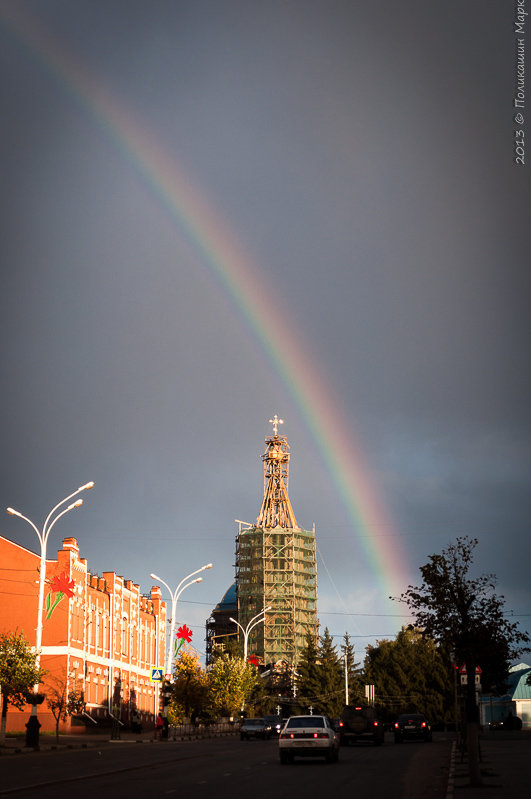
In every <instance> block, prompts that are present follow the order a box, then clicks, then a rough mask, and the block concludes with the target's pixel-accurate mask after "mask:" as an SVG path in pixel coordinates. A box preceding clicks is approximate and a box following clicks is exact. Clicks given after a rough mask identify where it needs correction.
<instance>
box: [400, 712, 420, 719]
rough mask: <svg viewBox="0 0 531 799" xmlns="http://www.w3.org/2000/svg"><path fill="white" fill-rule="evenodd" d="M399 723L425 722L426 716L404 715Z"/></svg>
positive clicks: (416, 714)
mask: <svg viewBox="0 0 531 799" xmlns="http://www.w3.org/2000/svg"><path fill="white" fill-rule="evenodd" d="M398 721H424V716H421V715H419V714H418V713H410V715H409V716H407V715H406V714H404V715H402V716H399V717H398Z"/></svg>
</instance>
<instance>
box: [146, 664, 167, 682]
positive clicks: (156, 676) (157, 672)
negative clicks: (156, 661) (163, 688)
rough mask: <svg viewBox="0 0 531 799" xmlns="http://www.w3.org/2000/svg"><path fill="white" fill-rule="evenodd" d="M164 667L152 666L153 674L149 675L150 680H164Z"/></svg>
mask: <svg viewBox="0 0 531 799" xmlns="http://www.w3.org/2000/svg"><path fill="white" fill-rule="evenodd" d="M163 672H164V669H158V668H157V667H156V666H152V667H151V674H150V675H149V679H150V682H162V680H163V677H164V674H163Z"/></svg>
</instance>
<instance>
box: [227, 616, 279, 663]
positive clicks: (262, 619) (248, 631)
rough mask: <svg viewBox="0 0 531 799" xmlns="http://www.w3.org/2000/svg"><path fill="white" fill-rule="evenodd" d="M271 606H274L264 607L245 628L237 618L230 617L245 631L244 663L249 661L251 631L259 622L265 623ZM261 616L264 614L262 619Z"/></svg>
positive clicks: (230, 619)
mask: <svg viewBox="0 0 531 799" xmlns="http://www.w3.org/2000/svg"><path fill="white" fill-rule="evenodd" d="M271 607H272V606H271V605H269V606H268V607H267V608H264V609H263V610H261V611H260V613H257V614H256V616H253V618H252V619H250V620H249V622H248V624H247V627H246V628H245V630H244V629H243V627H242V625H241V624H240V622H239V621H236V619H233V618H232V616H231V617H230V618H229V621H232V622H234V624H237V625H238V627H239V628H240V630H241V631H242V633H243V660H244V663H247V642H248V640H249V633H250V632H251V630H253V629H254V628H255V627H256V626H257V625H258V624H263V622H265V613H266V612H267V611H268V610H271ZM259 616H262V617H263V618H261V619H260V618H259ZM253 622H254V623H253Z"/></svg>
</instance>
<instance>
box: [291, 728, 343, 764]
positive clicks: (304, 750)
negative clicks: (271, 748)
mask: <svg viewBox="0 0 531 799" xmlns="http://www.w3.org/2000/svg"><path fill="white" fill-rule="evenodd" d="M278 749H279V754H280V762H281V763H283V764H286V763H293V758H294V757H324V758H325V760H326V762H327V763H335V762H336V761H337V759H338V756H339V735H338V734H337V732H336V731H335V730H334V729H333V727H332V725H331V723H330V720H329V719H328V717H327V716H290V718H289V719H288V720H287V722H286V724H285V725H284V727H283V728H282V731H281V733H280V737H279V739H278Z"/></svg>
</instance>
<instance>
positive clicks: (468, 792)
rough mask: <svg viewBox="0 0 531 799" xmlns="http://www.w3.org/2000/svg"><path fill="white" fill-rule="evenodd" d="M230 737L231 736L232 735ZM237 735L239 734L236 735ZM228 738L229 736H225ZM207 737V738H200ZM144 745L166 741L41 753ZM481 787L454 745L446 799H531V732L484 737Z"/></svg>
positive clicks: (21, 744) (51, 746) (75, 738)
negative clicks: (470, 776)
mask: <svg viewBox="0 0 531 799" xmlns="http://www.w3.org/2000/svg"><path fill="white" fill-rule="evenodd" d="M229 734H230V733H229ZM232 734H233V735H234V734H235V733H232ZM224 735H227V733H224ZM197 737H198V738H199V737H203V735H198V736H197ZM134 742H137V743H143V744H146V745H148V746H149V745H153V746H157V747H164V745H165V744H166V741H160V740H155V739H154V736H153V733H147V732H146V733H141V734H138V733H132V732H122V733H121V735H120V738H119V739H112V738H111V737H110V736H109V735H102V734H98V735H94V734H85V735H61V736H60V738H59V743H57V742H56V740H55V736H50V735H46V736H45V735H41V736H40V742H39V745H40V751H41V752H43V751H50V752H51V751H55V752H57V755H58V756H59V755H60V753H61V751H65V750H69V749H77V748H93V747H98V748H99V749H101V748H102V747H113V746H120V744H124V743H134ZM480 749H481V764H480V770H481V777H482V780H483V785H482V786H481V787H477V788H476V787H471V786H470V784H469V779H468V760H467V756H466V753H465V754H462V753H461V752H460V751H459V749H458V747H457V745H456V743H455V742H454V744H453V746H452V753H451V758H450V763H449V771H448V773H449V777H448V787H447V793H446V799H465V798H466V799H529V796H530V795H531V769H530V763H531V730H519V731H511V732H509V731H503V730H499V731H493V732H485V733H482V735H481V736H480ZM33 754H35V750H34V749H32V748H27V747H26V746H25V736H24V735H21V736H17V737H8V738H6V742H5V745H4V746H0V759H1V758H3V757H23V758H25V757H31V756H32V755H33Z"/></svg>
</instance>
